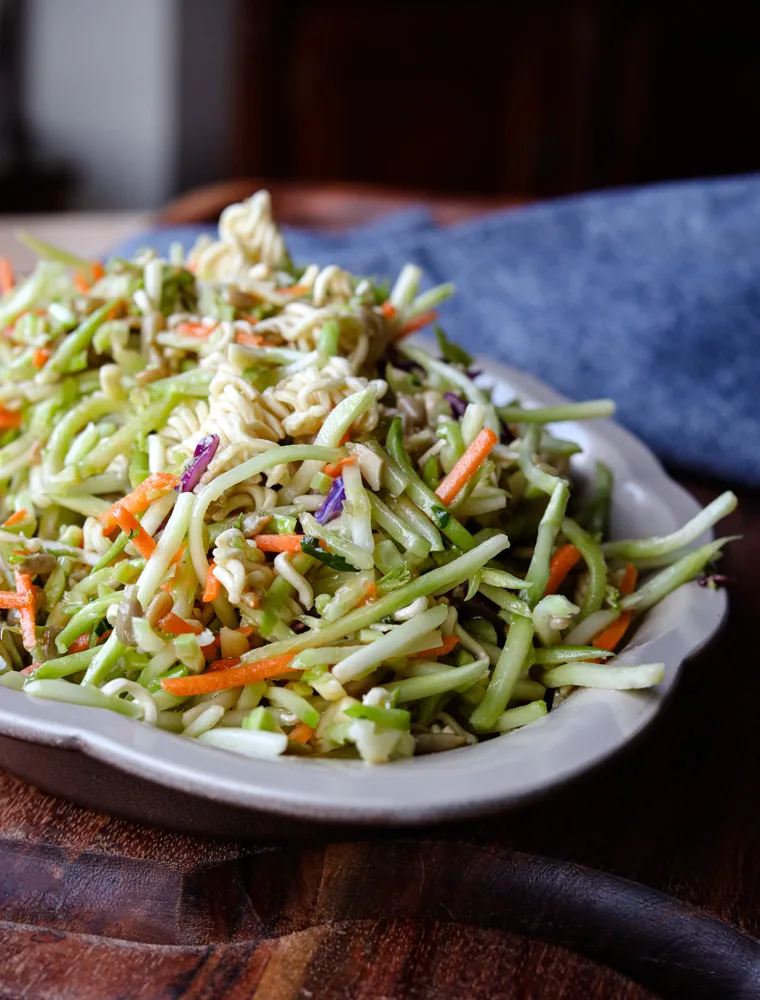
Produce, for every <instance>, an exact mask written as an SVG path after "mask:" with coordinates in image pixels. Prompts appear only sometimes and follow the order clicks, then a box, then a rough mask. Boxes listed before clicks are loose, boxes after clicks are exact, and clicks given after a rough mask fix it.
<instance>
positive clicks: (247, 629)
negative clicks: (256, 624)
mask: <svg viewBox="0 0 760 1000" xmlns="http://www.w3.org/2000/svg"><path fill="white" fill-rule="evenodd" d="M235 631H236V632H239V633H240V634H241V635H244V636H245V637H246V639H247V638H248V636H250V635H253V633H254V632H255V631H256V629H255V628H253V626H252V625H241V626H240V627H239V628H236V629H235Z"/></svg>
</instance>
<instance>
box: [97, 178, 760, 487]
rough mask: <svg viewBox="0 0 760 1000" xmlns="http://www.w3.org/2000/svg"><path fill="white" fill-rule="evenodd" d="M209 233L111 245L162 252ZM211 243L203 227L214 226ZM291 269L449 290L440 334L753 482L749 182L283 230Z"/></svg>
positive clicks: (661, 447)
mask: <svg viewBox="0 0 760 1000" xmlns="http://www.w3.org/2000/svg"><path fill="white" fill-rule="evenodd" d="M208 231H210V230H209V227H203V228H200V227H195V228H194V229H192V230H188V229H187V228H182V229H170V230H156V231H154V232H150V233H145V234H142V235H141V236H140V237H138V238H136V239H134V240H131V241H130V242H129V243H128V244H123V245H122V246H121V247H119V248H117V250H116V251H115V252H117V253H122V254H126V253H131V252H132V251H134V250H135V249H136V248H137V247H139V246H154V247H156V248H157V249H158V250H160V251H162V252H164V251H166V250H167V248H168V246H169V244H170V242H171V241H172V240H176V239H179V240H180V241H181V242H182V243H184V244H185V245H189V244H191V243H192V242H193V240H194V238H195V237H196V236H197V234H198V233H199V232H208ZM211 231H213V230H211ZM286 232H287V237H288V245H289V247H290V250H291V254H292V256H293V258H294V259H295V260H296V261H298V262H299V263H306V262H309V261H315V262H317V263H321V264H326V263H337V264H340V265H342V266H344V267H348V268H350V269H351V270H352V271H354V272H355V273H359V274H380V275H389V276H395V275H396V274H397V272H398V270H399V268H400V266H401V265H402V264H403V263H404V262H405V261H407V260H409V261H412V262H414V263H416V264H419V265H420V266H421V267H422V268H424V270H425V272H426V276H427V281H428V283H437V282H440V281H449V280H451V281H454V282H455V283H456V286H457V294H456V296H455V297H454V299H453V300H452V301H451V302H450V303H447V304H446V305H445V306H444V308H443V310H442V312H441V321H442V323H443V325H444V327H445V328H446V331H447V333H448V334H449V336H450V337H452V338H453V339H455V340H459V341H460V342H462V343H463V344H464V345H466V346H468V347H469V348H472V345H473V344H477V351H478V353H479V354H482V355H486V356H491V357H494V358H498V359H499V360H502V361H505V362H507V363H509V364H511V365H514V366H516V367H517V368H522V369H524V370H526V371H529V372H531V373H533V374H534V375H537V376H539V377H540V378H542V379H544V380H545V381H546V382H548V383H549V384H551V385H553V386H555V387H556V388H558V389H560V390H561V391H562V392H564V393H566V394H567V395H569V396H571V397H573V398H575V399H584V398H591V397H598V396H611V397H612V398H613V399H614V400H615V401H616V402H617V404H618V416H619V419H620V420H621V422H622V423H623V424H625V425H626V426H627V427H629V428H630V429H631V430H633V431H634V432H635V433H636V434H638V435H639V436H640V437H641V438H643V440H644V441H646V442H647V443H648V444H649V445H650V446H651V447H652V448H653V449H654V450H655V451H656V452H657V453H658V454H659V455H660V457H661V458H663V459H664V460H665V461H667V462H669V463H671V464H674V465H677V466H680V467H683V468H690V469H693V470H696V471H699V472H704V473H708V474H712V475H719V476H723V477H726V478H729V479H731V480H734V481H737V482H743V483H748V484H752V485H760V387H759V386H758V384H757V379H758V376H760V175H759V176H751V177H740V178H732V179H725V180H724V179H721V180H716V181H694V182H688V183H678V184H666V185H658V186H655V187H648V188H639V189H630V190H621V191H613V192H606V193H601V194H593V195H586V196H580V197H573V198H566V199H561V200H558V201H553V202H547V203H543V204H538V205H535V206H532V207H528V208H523V209H519V210H511V211H506V212H500V213H497V214H493V215H490V216H487V217H482V218H479V219H475V220H473V221H470V222H466V223H463V224H460V225H458V226H454V227H451V228H447V229H439V228H437V227H436V226H435V225H434V224H433V222H432V219H431V218H430V216H429V215H428V214H427V213H426V212H425V211H424V208H420V209H419V210H412V211H409V212H405V213H402V214H399V215H394V216H389V217H387V218H385V219H382V220H380V221H379V222H375V223H372V224H370V225H367V226H364V227H362V228H361V229H356V230H353V231H352V232H350V233H347V234H341V235H340V236H335V235H320V234H316V233H313V232H305V231H298V230H286Z"/></svg>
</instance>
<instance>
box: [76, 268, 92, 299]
mask: <svg viewBox="0 0 760 1000" xmlns="http://www.w3.org/2000/svg"><path fill="white" fill-rule="evenodd" d="M74 287H75V288H76V290H77V291H78V292H79V293H80V294H81V295H86V294H87V293H88V292H89V290H90V282H89V281H88V280H87V277H86V275H84V274H83V273H82V272H81V271H77V272H76V274H75V275H74Z"/></svg>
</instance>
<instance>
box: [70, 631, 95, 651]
mask: <svg viewBox="0 0 760 1000" xmlns="http://www.w3.org/2000/svg"><path fill="white" fill-rule="evenodd" d="M89 648H90V637H89V636H88V635H86V634H85V635H80V636H79V638H78V639H75V640H74V641H73V642H72V644H71V645H70V646H69V648H68V650H67V652H68V653H69V654H71V653H83V652H84V651H85V649H89Z"/></svg>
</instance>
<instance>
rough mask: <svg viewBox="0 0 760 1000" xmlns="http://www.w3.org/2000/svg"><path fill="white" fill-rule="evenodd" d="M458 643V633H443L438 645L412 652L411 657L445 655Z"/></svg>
mask: <svg viewBox="0 0 760 1000" xmlns="http://www.w3.org/2000/svg"><path fill="white" fill-rule="evenodd" d="M458 645H459V636H458V635H445V636H444V637H443V641H442V642H441V645H440V646H434V647H433V649H423V650H422V651H421V652H419V653H413V654H412V658H413V659H415V660H416V659H421V658H422V657H426V658H431V657H435V656H446V654H447V653H450V652H451V651H452V649H454V648H455V647H456V646H458Z"/></svg>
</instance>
